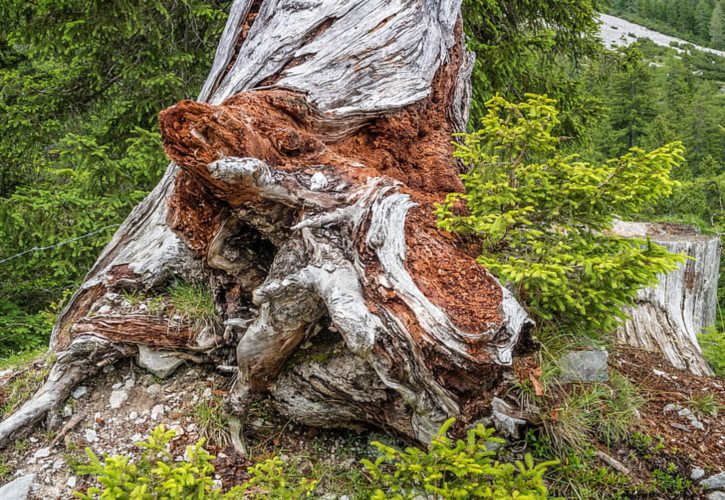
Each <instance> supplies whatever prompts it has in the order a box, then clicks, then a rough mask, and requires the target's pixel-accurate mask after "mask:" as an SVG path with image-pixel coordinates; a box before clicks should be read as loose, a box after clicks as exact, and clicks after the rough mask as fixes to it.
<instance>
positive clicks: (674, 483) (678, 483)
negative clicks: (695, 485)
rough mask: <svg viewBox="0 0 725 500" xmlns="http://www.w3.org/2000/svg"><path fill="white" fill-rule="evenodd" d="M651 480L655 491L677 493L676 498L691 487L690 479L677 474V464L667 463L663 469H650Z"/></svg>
mask: <svg viewBox="0 0 725 500" xmlns="http://www.w3.org/2000/svg"><path fill="white" fill-rule="evenodd" d="M652 480H653V481H654V486H655V488H656V491H657V492H659V493H669V494H671V495H677V497H678V498H681V496H682V495H683V494H684V493H686V492H687V491H689V490H690V488H691V487H692V481H690V480H689V479H687V478H686V477H683V476H682V475H681V474H679V472H678V470H677V466H676V465H675V464H673V463H669V464H667V467H666V468H665V469H664V470H663V469H656V470H654V471H652Z"/></svg>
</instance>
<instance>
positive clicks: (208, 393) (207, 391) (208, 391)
mask: <svg viewBox="0 0 725 500" xmlns="http://www.w3.org/2000/svg"><path fill="white" fill-rule="evenodd" d="M211 395H212V392H211V388H210V387H207V388H206V389H204V392H202V393H201V397H202V398H204V399H209V398H210V397H211Z"/></svg>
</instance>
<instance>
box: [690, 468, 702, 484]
mask: <svg viewBox="0 0 725 500" xmlns="http://www.w3.org/2000/svg"><path fill="white" fill-rule="evenodd" d="M704 475H705V471H704V470H703V469H701V468H699V467H695V468H694V469H692V471H691V472H690V479H692V480H693V481H697V480H698V479H700V478H702V476H704Z"/></svg>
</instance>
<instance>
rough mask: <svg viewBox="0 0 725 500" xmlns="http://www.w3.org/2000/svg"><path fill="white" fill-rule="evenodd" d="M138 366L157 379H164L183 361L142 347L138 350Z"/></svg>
mask: <svg viewBox="0 0 725 500" xmlns="http://www.w3.org/2000/svg"><path fill="white" fill-rule="evenodd" d="M137 361H138V365H139V366H140V367H141V368H145V369H147V370H148V371H150V372H151V373H153V374H154V375H156V376H157V377H159V378H166V377H168V376H169V375H171V374H172V373H174V371H175V370H176V369H177V368H178V367H179V366H181V365H182V364H183V363H184V360H183V359H181V358H177V357H175V356H170V355H168V354H165V353H163V352H161V351H156V350H154V349H149V348H148V347H146V346H144V345H140V346H139V348H138V358H137Z"/></svg>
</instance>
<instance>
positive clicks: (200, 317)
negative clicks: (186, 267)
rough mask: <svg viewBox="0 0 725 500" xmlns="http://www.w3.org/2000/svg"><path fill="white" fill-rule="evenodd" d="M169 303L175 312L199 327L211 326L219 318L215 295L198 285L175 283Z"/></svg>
mask: <svg viewBox="0 0 725 500" xmlns="http://www.w3.org/2000/svg"><path fill="white" fill-rule="evenodd" d="M169 303H170V304H171V306H172V307H173V308H174V310H175V312H177V313H178V314H180V315H181V316H182V317H183V318H185V319H187V320H190V321H194V322H195V323H197V324H198V325H208V324H211V323H213V322H214V320H215V319H216V318H217V312H216V306H215V305H214V295H213V294H212V293H211V291H210V290H209V289H207V288H205V287H204V286H202V285H201V284H198V283H185V282H182V281H177V282H176V283H174V284H173V285H172V286H171V288H170V289H169Z"/></svg>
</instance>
